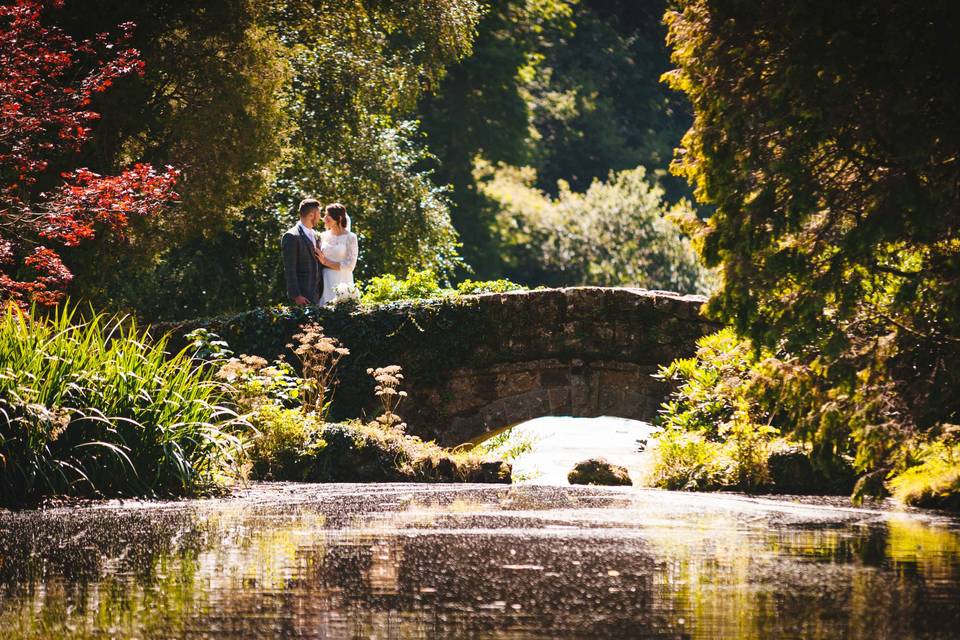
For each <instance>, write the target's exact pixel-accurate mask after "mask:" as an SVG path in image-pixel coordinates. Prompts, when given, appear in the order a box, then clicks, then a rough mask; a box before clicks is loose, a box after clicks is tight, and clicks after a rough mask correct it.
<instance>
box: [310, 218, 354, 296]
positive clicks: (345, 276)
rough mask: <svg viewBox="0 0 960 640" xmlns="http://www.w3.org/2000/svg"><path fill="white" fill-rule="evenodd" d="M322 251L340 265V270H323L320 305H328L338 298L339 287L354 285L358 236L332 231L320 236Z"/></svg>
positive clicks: (349, 232) (350, 232) (351, 233)
mask: <svg viewBox="0 0 960 640" xmlns="http://www.w3.org/2000/svg"><path fill="white" fill-rule="evenodd" d="M320 250H321V251H323V255H325V256H326V257H327V258H328V259H329V260H333V261H334V262H337V263H339V264H340V269H339V270H335V269H324V270H323V295H322V296H320V304H327V303H328V302H330V301H331V300H333V299H334V298H336V297H337V286H339V285H341V284H348V285H353V270H354V269H355V268H356V266H357V255H358V254H359V247H358V245H357V234H355V233H353V232H352V231H347V232H345V233H341V234H339V235H336V234H334V233H333V232H332V231H324V232H323V233H321V234H320Z"/></svg>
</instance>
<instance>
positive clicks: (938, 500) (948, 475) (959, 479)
mask: <svg viewBox="0 0 960 640" xmlns="http://www.w3.org/2000/svg"><path fill="white" fill-rule="evenodd" d="M917 459H918V462H919V464H917V465H916V466H913V467H909V468H908V469H906V470H905V471H903V472H901V473H900V474H898V475H896V476H895V477H894V478H893V479H892V480H891V481H890V488H891V489H892V491H893V496H894V497H895V498H896V499H897V500H899V501H901V502H903V503H905V504H909V505H914V506H918V507H940V508H949V509H960V442H946V441H934V442H931V443H929V444H926V445H924V446H922V447H920V450H919V452H918V454H917Z"/></svg>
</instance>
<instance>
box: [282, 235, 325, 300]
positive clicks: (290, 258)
mask: <svg viewBox="0 0 960 640" xmlns="http://www.w3.org/2000/svg"><path fill="white" fill-rule="evenodd" d="M312 245H313V243H312V242H311V241H310V239H309V238H308V237H307V235H306V234H305V233H303V231H301V230H300V227H299V226H298V225H293V227H291V228H290V229H288V230H287V232H286V233H284V234H283V238H281V240H280V249H281V250H282V251H283V273H284V275H285V276H286V281H287V297H288V298H290V301H291V302H293V300H294V299H295V298H297V296H303V297H304V298H306V299H307V300H309V301H310V302H311V303H313V304H317V303H318V302H320V296H321V295H322V294H323V274H322V272H321V269H322V268H323V266H322V265H321V264H320V261H319V260H317V256H316V255H314V253H313V246H312Z"/></svg>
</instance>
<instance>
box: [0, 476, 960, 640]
mask: <svg viewBox="0 0 960 640" xmlns="http://www.w3.org/2000/svg"><path fill="white" fill-rule="evenodd" d="M957 629H960V523H958V522H957V521H955V520H951V519H947V518H933V517H930V516H925V515H924V516H921V515H916V514H906V513H896V512H884V511H878V510H870V509H853V508H849V507H847V506H846V505H845V504H844V503H843V501H841V500H830V499H826V500H820V501H817V502H809V503H796V502H788V501H778V500H769V499H750V498H743V497H738V496H706V495H698V494H674V493H670V492H660V491H650V490H638V489H601V488H573V487H566V488H560V487H545V486H537V487H535V486H528V487H479V486H468V487H463V486H451V485H446V486H438V485H433V486H425V485H332V486H331V485H327V486H296V485H273V486H264V485H261V486H257V487H253V488H251V490H249V491H247V492H245V493H244V494H243V495H241V496H238V497H236V498H231V499H227V500H205V501H189V502H182V503H173V504H170V503H168V504H164V505H141V504H126V505H116V504H112V505H106V506H98V507H91V508H82V509H71V510H67V509H61V510H50V511H46V512H24V513H9V512H0V630H2V635H3V637H4V638H57V637H71V638H107V637H140V638H171V637H218V638H274V637H308V638H311V637H313V638H326V637H335V638H339V637H344V638H372V637H377V638H424V637H465V636H466V637H477V636H480V637H494V638H544V637H557V638H576V637H584V638H586V637H590V638H596V637H675V638H714V637H742V638H754V637H804V638H818V637H822V638H828V637H851V638H858V637H859V638H882V637H892V636H897V637H900V638H920V637H952V636H953V635H954V634H955V633H956V630H957Z"/></svg>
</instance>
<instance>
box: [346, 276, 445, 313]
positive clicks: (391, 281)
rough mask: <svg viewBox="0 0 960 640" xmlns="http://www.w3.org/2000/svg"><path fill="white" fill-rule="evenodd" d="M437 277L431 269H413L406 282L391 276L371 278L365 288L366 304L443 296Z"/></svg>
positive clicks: (364, 299) (363, 297)
mask: <svg viewBox="0 0 960 640" xmlns="http://www.w3.org/2000/svg"><path fill="white" fill-rule="evenodd" d="M441 292H442V290H441V288H440V284H439V283H438V282H437V275H436V273H434V272H433V270H431V269H425V270H423V271H417V270H416V269H413V268H412V267H411V268H410V269H409V270H408V271H407V277H406V279H404V280H401V279H399V278H397V277H396V276H393V275H391V274H386V275H383V276H376V277H373V278H370V280H368V281H367V282H366V283H365V285H364V286H363V295H362V298H361V300H362V301H363V303H364V304H380V303H384V302H394V301H396V300H423V299H427V298H439V297H440V295H441Z"/></svg>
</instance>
